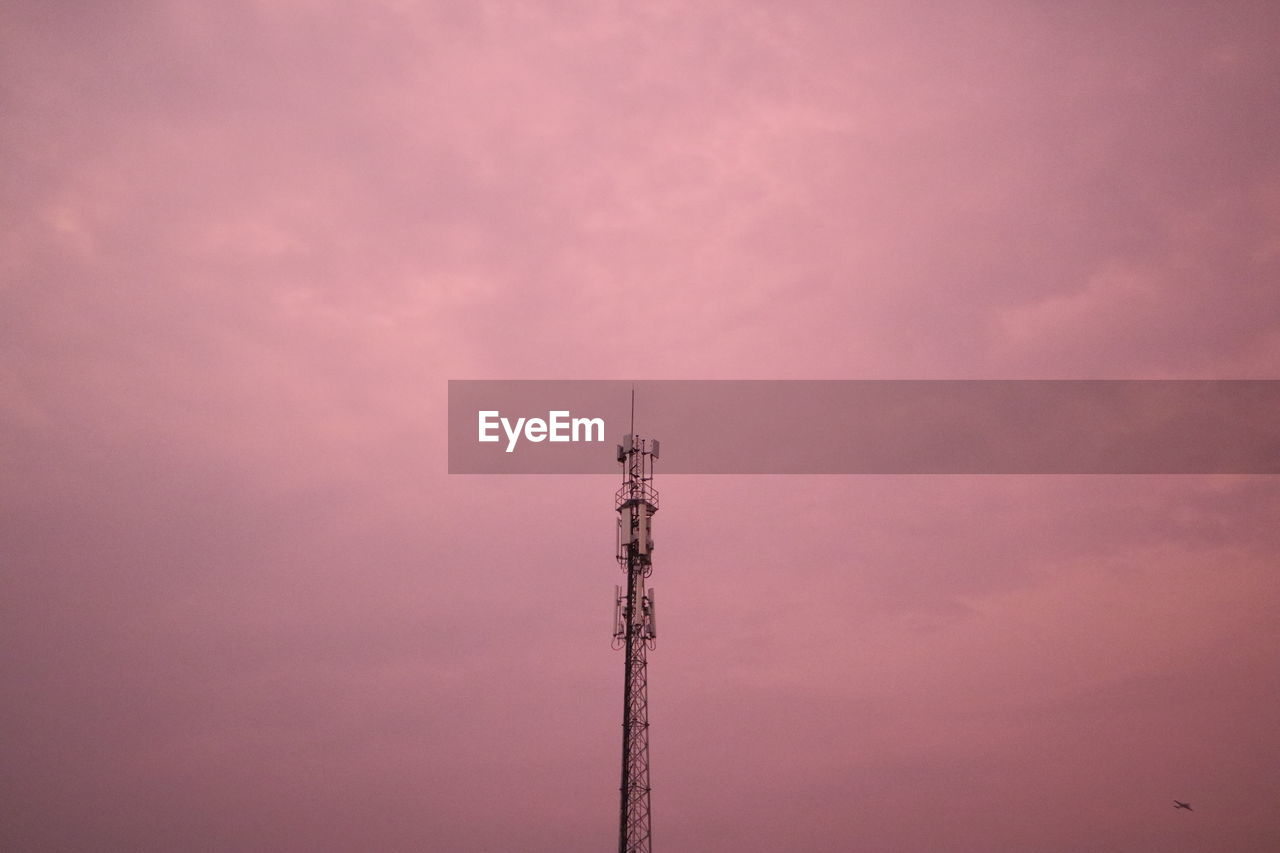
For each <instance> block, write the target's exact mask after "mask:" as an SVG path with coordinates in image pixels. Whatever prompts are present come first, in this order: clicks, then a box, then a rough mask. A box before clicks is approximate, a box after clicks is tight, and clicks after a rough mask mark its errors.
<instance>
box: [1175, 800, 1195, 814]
mask: <svg viewBox="0 0 1280 853" xmlns="http://www.w3.org/2000/svg"><path fill="white" fill-rule="evenodd" d="M1173 807H1174V808H1175V809H1186V810H1187V811H1189V812H1190V811H1195V809H1193V808H1191V803H1184V802H1183V801H1182V800H1174V801H1173Z"/></svg>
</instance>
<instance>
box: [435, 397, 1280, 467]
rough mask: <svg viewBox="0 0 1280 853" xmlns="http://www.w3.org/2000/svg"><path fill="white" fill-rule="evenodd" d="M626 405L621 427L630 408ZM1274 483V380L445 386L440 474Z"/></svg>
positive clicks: (1279, 414) (1278, 429) (1279, 433)
mask: <svg viewBox="0 0 1280 853" xmlns="http://www.w3.org/2000/svg"><path fill="white" fill-rule="evenodd" d="M633 387H634V390H635V401H636V405H635V424H634V429H633V428H632V422H631V412H630V404H631V394H632V389H633ZM632 432H635V433H638V434H641V435H643V436H644V437H646V438H657V439H659V440H660V441H661V449H660V458H659V460H658V470H659V471H660V472H662V473H664V474H1276V473H1280V380H1033V381H1025V380H644V381H636V382H634V383H633V382H629V381H622V380H450V382H449V473H451V474H612V473H617V471H618V463H617V461H616V446H617V444H619V443H620V442H621V441H622V439H623V435H624V434H627V433H632Z"/></svg>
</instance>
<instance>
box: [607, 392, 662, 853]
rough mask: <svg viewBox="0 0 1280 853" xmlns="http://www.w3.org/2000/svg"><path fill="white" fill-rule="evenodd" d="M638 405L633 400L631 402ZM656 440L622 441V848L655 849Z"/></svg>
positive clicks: (638, 852) (616, 620)
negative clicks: (651, 660)
mask: <svg viewBox="0 0 1280 853" xmlns="http://www.w3.org/2000/svg"><path fill="white" fill-rule="evenodd" d="M633 405H634V403H633ZM658 450H659V447H658V442H657V440H655V439H643V438H641V437H640V436H638V435H633V434H630V433H629V434H627V435H626V436H624V437H623V439H622V444H620V445H618V462H619V463H620V464H621V465H622V488H620V489H618V492H617V494H616V495H615V498H616V500H615V508H616V509H617V510H618V566H619V567H620V568H621V569H622V570H623V571H625V572H626V573H627V583H626V586H625V587H623V586H617V587H615V589H614V609H613V644H614V648H622V649H625V650H626V681H625V683H624V686H623V693H622V809H621V817H620V820H619V825H618V853H651V850H652V846H651V844H652V828H651V824H650V820H649V688H648V678H647V675H646V673H645V666H646V663H647V655H648V652H649V651H650V650H652V649H653V648H654V645H655V641H656V640H657V637H658V632H657V630H656V629H655V625H656V622H655V620H654V606H653V590H652V589H648V590H646V589H645V580H646V579H647V578H648V577H649V575H650V574H652V573H653V536H652V534H653V514H654V513H655V512H657V511H658V492H657V490H656V489H654V487H653V461H654V460H655V459H657V458H658Z"/></svg>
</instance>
